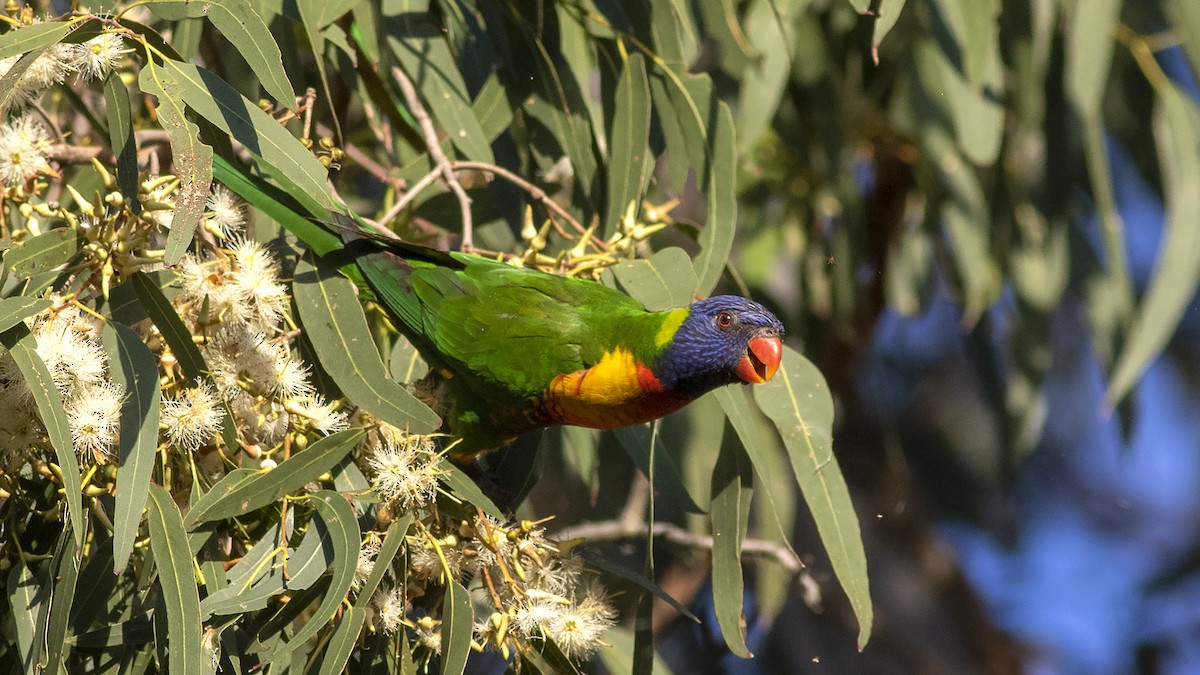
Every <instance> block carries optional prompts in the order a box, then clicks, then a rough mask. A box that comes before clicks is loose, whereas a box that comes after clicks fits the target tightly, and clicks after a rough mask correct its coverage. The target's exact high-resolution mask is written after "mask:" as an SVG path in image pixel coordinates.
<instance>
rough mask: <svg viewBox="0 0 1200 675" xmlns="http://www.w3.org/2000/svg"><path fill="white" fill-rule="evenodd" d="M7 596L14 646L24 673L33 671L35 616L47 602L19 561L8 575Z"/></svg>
mask: <svg viewBox="0 0 1200 675" xmlns="http://www.w3.org/2000/svg"><path fill="white" fill-rule="evenodd" d="M5 589H6V590H7V592H8V593H7V594H8V607H9V610H10V611H11V612H12V614H11V615H10V616H11V617H12V619H13V624H14V626H15V628H16V633H17V635H16V638H17V642H16V645H14V646H15V647H16V648H17V653H18V656H19V658H20V661H21V663H22V664H24V666H25V671H26V672H32V671H33V663H32V661H33V648H34V635H35V634H36V633H37V625H38V624H37V615H38V611H39V608H40V606H41V604H42V603H43V602H46V601H47V598H46V597H45V596H44V595H41V594H40V591H41V589H40V588H39V587H38V583H37V579H35V578H34V576H33V573H32V572H30V571H29V567H27V566H26V565H25V563H23V562H21V561H20V560H18V561H16V562H15V563H13V567H12V569H11V570H9V573H8V584H7V585H6V586H5Z"/></svg>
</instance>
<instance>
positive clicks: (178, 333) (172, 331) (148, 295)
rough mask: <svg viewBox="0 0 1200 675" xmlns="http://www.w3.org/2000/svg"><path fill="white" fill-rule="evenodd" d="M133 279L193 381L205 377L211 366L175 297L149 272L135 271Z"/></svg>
mask: <svg viewBox="0 0 1200 675" xmlns="http://www.w3.org/2000/svg"><path fill="white" fill-rule="evenodd" d="M129 281H130V283H132V284H133V288H134V290H135V291H136V292H137V296H138V298H140V299H141V301H142V305H143V306H145V308H146V313H147V314H149V315H150V319H151V320H152V321H154V325H155V326H156V327H158V331H159V332H160V333H162V336H163V339H164V340H166V342H167V346H168V347H170V348H171V353H172V354H173V355H174V356H175V361H176V362H178V363H179V367H180V368H181V369H182V370H183V374H184V375H185V376H186V377H187V378H188V381H189V383H196V382H200V381H202V380H203V378H204V374H205V373H206V372H207V371H208V366H206V365H205V363H204V357H203V356H202V355H201V354H200V348H199V347H197V346H196V343H195V342H193V341H192V333H191V331H189V330H188V329H187V326H185V325H184V324H183V319H180V318H179V313H178V312H176V311H175V308H174V307H172V306H171V301H170V300H167V297H166V296H165V295H163V292H162V289H161V288H159V286H158V284H156V283H154V280H153V279H152V278H151V277H150V276H148V275H147V274H146V273H145V272H134V273H133V276H131V277H130V278H129Z"/></svg>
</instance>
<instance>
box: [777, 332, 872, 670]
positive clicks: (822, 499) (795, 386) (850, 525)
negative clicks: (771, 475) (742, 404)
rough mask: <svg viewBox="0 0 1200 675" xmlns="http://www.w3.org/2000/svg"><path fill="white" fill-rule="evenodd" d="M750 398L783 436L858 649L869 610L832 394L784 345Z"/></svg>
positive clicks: (809, 365) (867, 633) (863, 642)
mask: <svg viewBox="0 0 1200 675" xmlns="http://www.w3.org/2000/svg"><path fill="white" fill-rule="evenodd" d="M754 398H755V400H756V401H757V403H758V405H759V407H760V408H762V411H763V412H764V413H766V415H767V417H769V418H771V421H773V422H774V423H775V427H776V428H777V429H779V433H780V435H781V436H782V437H783V443H784V445H785V446H786V447H787V450H788V458H789V459H790V460H791V463H792V471H793V472H794V473H795V474H796V480H797V481H798V482H799V484H800V490H801V491H802V492H803V493H804V501H805V502H806V503H807V504H808V508H809V511H810V512H811V513H812V516H813V520H814V521H815V522H816V524H817V532H818V533H819V534H820V535H821V542H822V543H824V544H825V550H826V552H827V553H828V554H829V561H830V562H831V563H832V564H833V571H834V573H835V574H836V575H837V578H838V581H839V582H841V584H842V588H843V589H844V590H845V591H846V595H847V596H848V597H849V598H850V606H851V607H852V608H853V609H854V614H855V615H856V616H857V617H858V647H859V649H862V648H863V647H864V646H865V645H866V644H867V640H868V639H869V638H870V636H871V623H872V620H873V617H874V610H873V609H872V606H871V595H870V587H869V585H868V582H867V558H866V554H865V553H864V551H863V543H862V533H861V532H860V531H859V526H858V516H857V515H856V514H855V513H854V504H853V503H851V501H850V490H849V488H848V487H847V486H846V480H845V478H843V477H842V472H841V469H839V468H838V464H837V460H836V459H835V458H834V456H833V433H832V432H833V399H832V398H831V397H830V394H829V386H828V385H827V384H826V383H825V378H823V377H822V376H821V373H820V371H818V370H817V368H816V366H814V365H812V363H810V362H809V361H808V359H806V358H804V357H803V356H801V355H800V353H799V352H796V351H795V350H793V349H791V348H790V347H785V348H784V350H783V363H782V364H781V365H780V366H779V372H778V374H777V375H776V376H775V378H774V379H772V380H771V381H770V382H768V383H766V384H761V385H758V386H757V387H755V390H754Z"/></svg>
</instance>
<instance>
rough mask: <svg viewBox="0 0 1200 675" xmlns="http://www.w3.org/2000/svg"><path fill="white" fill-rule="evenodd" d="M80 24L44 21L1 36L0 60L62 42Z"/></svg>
mask: <svg viewBox="0 0 1200 675" xmlns="http://www.w3.org/2000/svg"><path fill="white" fill-rule="evenodd" d="M77 25H78V22H68V21H44V22H42V23H35V24H32V25H29V26H22V27H20V28H18V29H16V30H10V31H8V32H7V33H5V34H4V35H0V59H7V58H9V57H10V56H16V55H18V54H25V53H28V52H32V51H33V50H35V49H42V48H44V47H49V46H50V45H54V44H58V43H59V42H62V39H63V38H64V37H66V36H67V34H68V33H70V32H71V30H72V29H73V28H74V27H75V26H77Z"/></svg>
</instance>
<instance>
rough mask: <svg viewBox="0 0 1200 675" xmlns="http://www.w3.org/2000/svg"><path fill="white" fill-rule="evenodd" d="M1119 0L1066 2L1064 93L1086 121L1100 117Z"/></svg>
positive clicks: (1117, 17) (1118, 11)
mask: <svg viewBox="0 0 1200 675" xmlns="http://www.w3.org/2000/svg"><path fill="white" fill-rule="evenodd" d="M1122 4H1123V3H1122V2H1121V0H1091V1H1089V2H1076V3H1069V4H1067V5H1066V7H1067V8H1068V13H1069V14H1070V17H1069V21H1070V24H1069V26H1068V28H1067V46H1066V47H1067V48H1066V71H1067V72H1066V80H1067V82H1066V85H1067V86H1066V88H1067V95H1068V97H1069V98H1070V100H1071V102H1072V103H1074V104H1075V108H1076V110H1078V111H1079V114H1080V116H1081V117H1083V118H1084V119H1085V120H1088V119H1096V120H1098V119H1099V116H1100V101H1101V100H1102V99H1103V97H1104V89H1105V87H1106V86H1107V84H1108V71H1109V68H1110V67H1111V66H1112V52H1113V42H1114V37H1113V36H1114V32H1115V29H1116V26H1117V21H1118V20H1119V18H1120V12H1121V5H1122Z"/></svg>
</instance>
